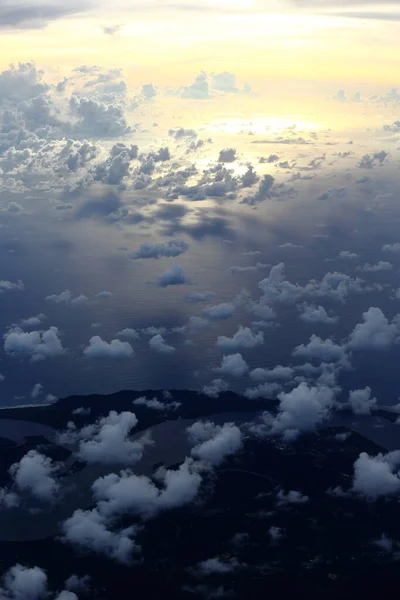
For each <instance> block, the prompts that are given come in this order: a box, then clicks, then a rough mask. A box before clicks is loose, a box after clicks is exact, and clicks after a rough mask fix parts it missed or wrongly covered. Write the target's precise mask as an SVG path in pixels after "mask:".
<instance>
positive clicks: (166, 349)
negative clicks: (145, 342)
mask: <svg viewBox="0 0 400 600" xmlns="http://www.w3.org/2000/svg"><path fill="white" fill-rule="evenodd" d="M149 346H150V348H151V349H152V350H155V351H156V352H160V353H161V354H172V353H173V352H175V348H174V346H170V345H169V344H167V342H166V341H165V340H164V338H163V336H162V335H161V334H160V333H157V335H154V336H153V337H152V338H150V340H149Z"/></svg>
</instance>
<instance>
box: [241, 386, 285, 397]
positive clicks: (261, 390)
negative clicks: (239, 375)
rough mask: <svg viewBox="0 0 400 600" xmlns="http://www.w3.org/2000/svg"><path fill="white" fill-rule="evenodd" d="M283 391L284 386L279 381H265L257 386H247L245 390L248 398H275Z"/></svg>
mask: <svg viewBox="0 0 400 600" xmlns="http://www.w3.org/2000/svg"><path fill="white" fill-rule="evenodd" d="M281 391H282V386H281V385H280V384H279V383H263V384H260V385H258V386H257V387H255V388H247V390H245V392H244V396H245V397H246V398H250V399H254V398H267V399H268V400H270V399H271V398H275V397H276V396H277V395H278V394H279V393H280V392H281Z"/></svg>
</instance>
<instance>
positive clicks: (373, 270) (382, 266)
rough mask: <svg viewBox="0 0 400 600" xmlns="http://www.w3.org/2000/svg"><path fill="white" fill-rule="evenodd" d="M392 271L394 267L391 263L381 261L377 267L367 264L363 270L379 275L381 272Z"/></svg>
mask: <svg viewBox="0 0 400 600" xmlns="http://www.w3.org/2000/svg"><path fill="white" fill-rule="evenodd" d="M392 269H393V265H392V264H391V263H390V262H387V261H384V260H380V261H379V262H378V263H376V264H375V265H371V264H370V263H365V265H364V266H363V267H362V268H361V271H366V272H367V273H378V272H379V271H391V270H392Z"/></svg>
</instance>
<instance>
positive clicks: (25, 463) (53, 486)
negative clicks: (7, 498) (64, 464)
mask: <svg viewBox="0 0 400 600" xmlns="http://www.w3.org/2000/svg"><path fill="white" fill-rule="evenodd" d="M57 470H58V467H57V465H54V464H53V461H52V460H51V458H49V457H48V456H44V455H43V454H40V453H39V452H37V451H36V450H30V451H29V452H28V453H27V454H25V456H23V457H22V458H21V460H20V461H19V462H18V463H14V464H13V465H12V466H11V467H10V475H11V477H12V479H13V481H14V484H15V486H16V488H17V489H18V490H21V491H27V492H29V493H31V494H32V495H33V496H34V497H35V498H37V499H38V500H42V501H44V502H51V501H52V500H54V498H55V496H56V494H57V492H58V490H59V487H60V485H59V483H58V481H57V479H56V478H55V477H54V476H55V474H56V472H57Z"/></svg>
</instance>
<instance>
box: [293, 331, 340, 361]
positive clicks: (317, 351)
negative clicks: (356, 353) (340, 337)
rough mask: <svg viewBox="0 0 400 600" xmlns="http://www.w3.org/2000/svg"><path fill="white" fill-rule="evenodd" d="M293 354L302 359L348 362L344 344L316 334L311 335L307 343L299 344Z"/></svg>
mask: <svg viewBox="0 0 400 600" xmlns="http://www.w3.org/2000/svg"><path fill="white" fill-rule="evenodd" d="M292 354H293V356H294V357H295V358H300V359H302V360H311V361H319V362H339V361H340V362H342V363H343V364H346V363H347V354H346V348H345V347H344V346H338V345H337V344H335V343H334V342H333V341H332V340H331V339H330V338H327V339H326V340H323V339H321V338H320V337H318V336H316V335H312V336H311V337H310V341H309V342H308V344H307V345H304V344H301V345H300V346H297V347H296V348H295V349H294V350H293V353H292Z"/></svg>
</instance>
